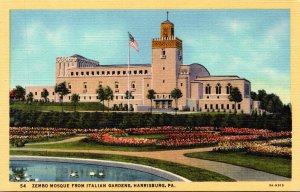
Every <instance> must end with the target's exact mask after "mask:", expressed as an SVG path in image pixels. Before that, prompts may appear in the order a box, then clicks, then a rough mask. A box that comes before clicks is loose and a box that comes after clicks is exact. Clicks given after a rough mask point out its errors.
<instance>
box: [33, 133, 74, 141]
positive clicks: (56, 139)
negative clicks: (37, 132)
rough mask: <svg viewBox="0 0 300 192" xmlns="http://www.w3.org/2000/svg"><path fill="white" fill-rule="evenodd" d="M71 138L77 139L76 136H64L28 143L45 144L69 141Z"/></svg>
mask: <svg viewBox="0 0 300 192" xmlns="http://www.w3.org/2000/svg"><path fill="white" fill-rule="evenodd" d="M73 137H78V136H74V135H73V136H66V137H52V138H43V139H41V140H40V141H36V142H32V141H30V142H29V143H47V142H55V141H63V140H66V139H70V138H73Z"/></svg>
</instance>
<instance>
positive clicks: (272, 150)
mask: <svg viewBox="0 0 300 192" xmlns="http://www.w3.org/2000/svg"><path fill="white" fill-rule="evenodd" d="M278 142H279V141H271V142H265V141H251V142H249V141H247V142H228V141H226V142H220V143H219V144H218V147H216V148H214V149H213V151H218V152H247V153H249V154H253V155H261V156H272V157H284V158H291V155H292V151H291V148H288V147H279V146H273V145H270V144H272V143H278ZM280 142H281V141H280ZM282 142H283V141H282Z"/></svg>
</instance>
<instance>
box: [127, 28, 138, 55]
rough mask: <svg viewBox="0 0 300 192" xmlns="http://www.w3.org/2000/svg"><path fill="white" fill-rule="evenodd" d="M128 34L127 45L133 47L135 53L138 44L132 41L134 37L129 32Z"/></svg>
mask: <svg viewBox="0 0 300 192" xmlns="http://www.w3.org/2000/svg"><path fill="white" fill-rule="evenodd" d="M128 34H129V45H130V46H131V47H133V48H134V49H135V50H136V51H137V52H139V45H138V43H137V42H136V41H135V40H134V37H133V36H132V35H131V34H130V33H129V32H128Z"/></svg>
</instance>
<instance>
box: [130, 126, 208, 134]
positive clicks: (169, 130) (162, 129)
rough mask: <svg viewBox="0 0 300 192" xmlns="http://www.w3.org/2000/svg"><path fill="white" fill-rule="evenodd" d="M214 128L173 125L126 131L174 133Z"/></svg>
mask: <svg viewBox="0 0 300 192" xmlns="http://www.w3.org/2000/svg"><path fill="white" fill-rule="evenodd" d="M213 130H214V128H213V127H194V128H186V127H173V126H163V127H155V128H129V129H125V131H126V132H127V133H128V134H130V135H149V134H174V133H184V132H199V131H213Z"/></svg>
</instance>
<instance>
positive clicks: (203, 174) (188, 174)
mask: <svg viewBox="0 0 300 192" xmlns="http://www.w3.org/2000/svg"><path fill="white" fill-rule="evenodd" d="M10 154H11V155H29V156H55V157H72V158H74V157H75V158H88V159H103V160H111V161H121V162H129V163H136V164H142V165H148V166H152V167H156V168H159V169H163V170H166V171H170V172H172V173H175V174H177V175H180V176H182V177H185V178H187V179H189V180H191V181H234V180H232V179H231V178H228V177H226V176H224V175H221V174H218V173H215V172H211V171H207V170H204V169H200V168H196V167H191V166H186V165H182V164H178V163H172V162H168V161H162V160H157V159H150V158H143V157H131V156H121V155H108V154H92V153H66V152H32V151H10Z"/></svg>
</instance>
